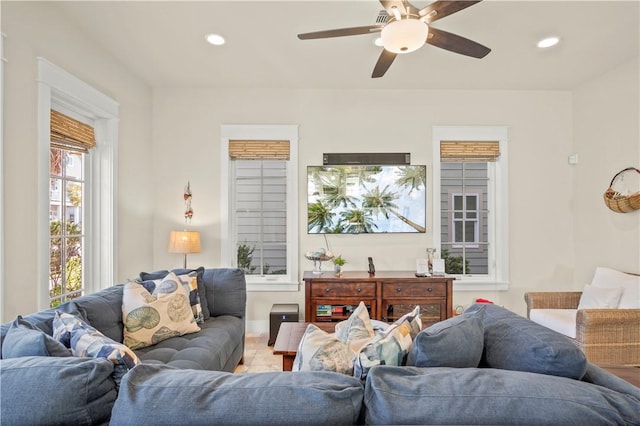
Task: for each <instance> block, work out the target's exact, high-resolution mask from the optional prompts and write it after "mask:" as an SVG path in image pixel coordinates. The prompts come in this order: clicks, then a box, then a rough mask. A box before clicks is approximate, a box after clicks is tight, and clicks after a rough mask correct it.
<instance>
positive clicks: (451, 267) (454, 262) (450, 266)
mask: <svg viewBox="0 0 640 426" xmlns="http://www.w3.org/2000/svg"><path fill="white" fill-rule="evenodd" d="M442 258H443V259H444V270H445V271H446V272H447V274H458V275H462V274H463V272H462V256H451V255H450V254H449V250H447V249H442ZM470 273H471V268H470V267H469V259H465V260H464V274H470Z"/></svg>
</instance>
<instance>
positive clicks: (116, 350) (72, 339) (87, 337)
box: [53, 311, 140, 385]
mask: <svg viewBox="0 0 640 426" xmlns="http://www.w3.org/2000/svg"><path fill="white" fill-rule="evenodd" d="M53 338H54V339H56V340H58V341H59V342H62V343H63V344H64V345H65V346H67V347H69V348H71V353H72V355H73V356H77V357H90V358H106V359H108V360H109V361H111V362H113V364H115V366H114V370H113V375H112V376H113V379H114V380H115V382H116V384H117V385H119V384H120V379H121V378H122V376H124V374H125V373H126V372H127V371H129V370H130V369H132V368H133V367H135V366H136V365H138V364H140V360H139V359H138V357H137V356H136V354H135V353H133V351H132V350H131V349H129V348H128V347H126V346H125V345H123V344H122V343H118V342H116V341H115V340H112V339H110V338H108V337H107V336H105V335H104V334H102V333H100V332H99V331H98V330H96V329H95V328H94V327H92V326H91V325H89V324H88V323H86V322H85V321H84V320H83V319H82V318H80V317H78V316H75V315H71V314H68V313H66V312H60V311H56V313H55V317H54V319H53Z"/></svg>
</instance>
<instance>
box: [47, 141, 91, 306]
mask: <svg viewBox="0 0 640 426" xmlns="http://www.w3.org/2000/svg"><path fill="white" fill-rule="evenodd" d="M50 152H51V154H50V164H49V170H50V183H51V185H50V191H49V233H50V237H49V298H50V306H51V307H56V306H58V305H59V304H60V303H62V302H65V301H67V300H70V299H74V298H76V297H78V296H81V295H82V294H83V291H84V287H85V286H84V279H83V273H82V270H83V267H82V253H83V246H84V233H83V225H84V223H85V219H84V216H83V212H84V210H85V209H84V196H83V195H84V191H85V176H84V169H85V167H84V162H85V159H84V157H85V155H88V154H85V153H83V152H77V151H72V150H68V149H64V148H61V147H58V146H56V145H55V144H52V147H51V150H50Z"/></svg>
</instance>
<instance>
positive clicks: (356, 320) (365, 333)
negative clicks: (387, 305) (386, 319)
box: [336, 302, 375, 343]
mask: <svg viewBox="0 0 640 426" xmlns="http://www.w3.org/2000/svg"><path fill="white" fill-rule="evenodd" d="M373 336H375V332H374V331H373V325H372V324H371V317H370V316H369V310H368V309H367V307H366V305H365V304H364V302H360V304H359V305H358V307H357V308H356V310H355V311H353V313H352V314H351V315H350V316H349V318H348V319H346V320H344V321H341V322H339V323H337V324H336V337H337V338H338V339H340V341H341V342H342V343H347V342H349V341H351V340H360V339H370V338H372V337H373Z"/></svg>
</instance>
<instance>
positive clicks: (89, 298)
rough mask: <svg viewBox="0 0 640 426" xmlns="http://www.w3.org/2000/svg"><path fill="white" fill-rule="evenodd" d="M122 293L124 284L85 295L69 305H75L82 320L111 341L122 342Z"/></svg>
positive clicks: (58, 309)
mask: <svg viewBox="0 0 640 426" xmlns="http://www.w3.org/2000/svg"><path fill="white" fill-rule="evenodd" d="M122 291H123V284H116V285H114V286H111V287H107V288H105V289H103V290H100V291H99V292H96V293H91V294H85V295H84V296H82V297H79V298H77V299H74V300H73V301H72V302H69V303H73V304H74V306H76V307H77V309H78V312H79V313H80V315H81V316H82V318H84V320H85V321H86V322H88V323H89V324H91V326H93V327H95V328H96V329H97V330H98V331H100V332H101V333H102V334H104V335H105V336H107V337H109V338H110V339H113V340H115V341H116V342H122V341H123V340H124V335H123V328H124V324H123V323H122ZM60 306H62V305H60ZM56 310H57V311H64V312H69V311H68V310H64V309H60V307H58V308H57V309H56ZM69 313H73V312H69Z"/></svg>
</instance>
